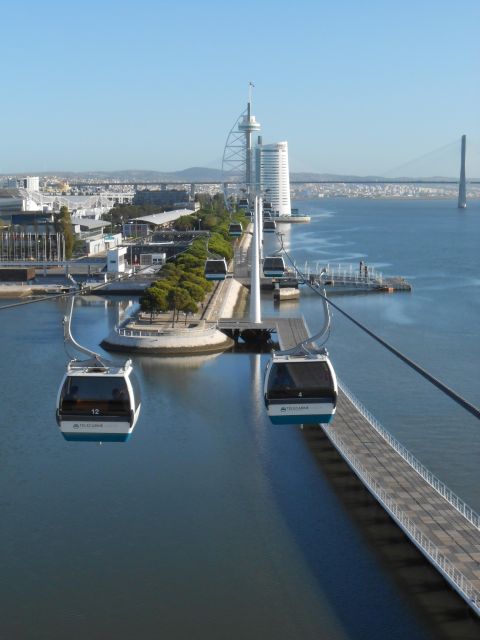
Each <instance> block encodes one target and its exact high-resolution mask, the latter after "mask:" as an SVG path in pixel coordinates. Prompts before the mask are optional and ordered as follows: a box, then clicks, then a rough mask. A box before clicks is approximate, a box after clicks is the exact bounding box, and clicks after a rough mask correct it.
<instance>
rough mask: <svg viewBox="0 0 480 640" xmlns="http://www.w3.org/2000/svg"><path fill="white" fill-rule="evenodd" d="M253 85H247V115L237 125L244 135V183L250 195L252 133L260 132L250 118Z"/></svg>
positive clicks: (255, 122) (251, 181)
mask: <svg viewBox="0 0 480 640" xmlns="http://www.w3.org/2000/svg"><path fill="white" fill-rule="evenodd" d="M253 86H254V85H253V84H252V83H251V82H250V83H249V96H248V105H247V113H246V115H244V116H243V118H242V120H241V121H240V122H239V123H238V130H239V131H241V132H242V133H244V134H245V183H246V185H247V190H248V192H249V193H250V192H251V190H252V189H251V188H252V186H253V183H254V179H253V154H252V133H255V132H257V131H260V123H259V122H257V121H256V120H255V116H252V87H253Z"/></svg>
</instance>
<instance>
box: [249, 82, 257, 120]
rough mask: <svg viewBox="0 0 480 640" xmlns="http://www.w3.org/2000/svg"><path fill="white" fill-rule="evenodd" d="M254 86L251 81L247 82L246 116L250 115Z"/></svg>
mask: <svg viewBox="0 0 480 640" xmlns="http://www.w3.org/2000/svg"><path fill="white" fill-rule="evenodd" d="M254 87H255V85H254V84H253V82H251V81H250V82H249V83H248V116H249V117H250V114H251V109H252V89H253V88H254Z"/></svg>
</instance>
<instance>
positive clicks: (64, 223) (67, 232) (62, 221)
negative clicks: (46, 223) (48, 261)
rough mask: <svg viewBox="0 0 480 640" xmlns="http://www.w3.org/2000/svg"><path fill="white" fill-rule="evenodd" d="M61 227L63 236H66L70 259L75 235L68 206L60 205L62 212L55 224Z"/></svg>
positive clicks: (66, 248) (66, 253)
mask: <svg viewBox="0 0 480 640" xmlns="http://www.w3.org/2000/svg"><path fill="white" fill-rule="evenodd" d="M57 225H58V227H59V228H60V231H61V233H63V237H64V238H65V257H66V259H67V260H70V258H71V257H72V253H73V245H74V237H73V229H72V218H71V217H70V211H69V210H68V207H65V206H63V207H60V213H59V214H58V217H57V219H56V220H55V226H56V227H57Z"/></svg>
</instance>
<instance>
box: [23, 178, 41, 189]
mask: <svg viewBox="0 0 480 640" xmlns="http://www.w3.org/2000/svg"><path fill="white" fill-rule="evenodd" d="M23 188H24V189H26V190H27V191H40V178H39V177H38V176H27V177H26V178H24V179H23Z"/></svg>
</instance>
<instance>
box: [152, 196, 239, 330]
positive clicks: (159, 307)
mask: <svg viewBox="0 0 480 640" xmlns="http://www.w3.org/2000/svg"><path fill="white" fill-rule="evenodd" d="M232 220H234V221H235V222H240V223H241V224H242V225H243V226H246V225H247V224H248V220H247V219H246V218H245V216H244V214H243V213H242V212H235V213H233V214H230V213H229V212H228V211H227V210H226V209H225V206H224V204H223V197H222V196H221V195H220V194H219V195H218V196H214V197H213V198H209V199H208V200H207V199H204V202H203V206H202V208H201V209H200V210H199V211H197V212H195V213H192V214H191V215H188V216H182V217H181V218H179V219H178V220H177V221H176V223H175V229H176V230H190V229H199V228H201V229H208V230H209V231H210V236H209V238H208V246H207V242H206V241H205V238H202V239H198V240H194V241H193V243H192V244H191V245H190V247H189V248H188V249H187V251H185V252H183V253H182V254H181V255H179V256H178V257H177V258H176V259H175V261H174V262H169V263H167V264H166V265H165V266H164V267H163V269H162V270H161V271H160V277H159V278H158V279H157V280H156V281H155V282H154V283H153V284H152V285H151V286H150V287H149V288H148V289H146V290H145V293H144V295H143V296H142V298H141V300H140V304H141V308H142V311H146V312H149V313H150V320H151V321H152V320H153V316H154V315H155V314H156V313H165V312H168V311H173V325H175V322H176V321H177V320H178V318H179V315H180V313H181V312H183V313H185V322H186V321H187V315H188V314H189V313H196V312H197V311H198V305H199V304H201V303H202V304H203V301H204V299H205V296H206V294H207V293H208V292H209V291H211V289H212V286H213V285H212V283H211V282H210V281H208V280H206V278H205V276H204V269H205V261H206V260H207V258H208V257H212V256H216V257H223V258H225V259H226V260H227V261H228V260H231V259H232V257H233V247H232V238H231V237H230V236H229V234H228V227H229V224H230V223H231V222H232ZM190 225H191V226H190Z"/></svg>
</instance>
